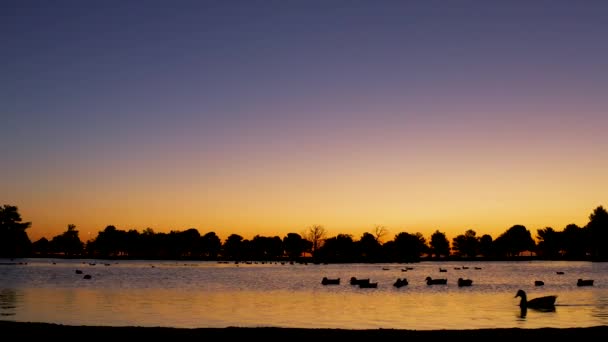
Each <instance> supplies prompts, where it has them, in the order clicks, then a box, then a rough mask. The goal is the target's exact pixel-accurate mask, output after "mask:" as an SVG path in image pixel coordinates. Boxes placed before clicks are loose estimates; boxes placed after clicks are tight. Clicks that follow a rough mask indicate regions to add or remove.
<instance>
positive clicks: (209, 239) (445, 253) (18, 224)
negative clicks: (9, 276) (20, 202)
mask: <svg viewBox="0 0 608 342" xmlns="http://www.w3.org/2000/svg"><path fill="white" fill-rule="evenodd" d="M31 224H32V223H31V222H23V221H22V218H21V215H20V214H19V210H18V208H17V206H14V205H4V206H3V207H0V257H3V258H20V257H66V258H98V259H116V258H128V259H174V260H179V259H189V260H218V261H219V260H234V261H247V260H251V261H254V260H260V261H262V260H268V261H270V260H290V261H302V260H306V261H308V260H310V261H314V262H323V263H330V262H331V263H349V262H417V261H421V260H505V259H507V260H511V259H514V258H522V257H524V253H529V255H527V258H536V259H545V260H591V261H608V248H607V246H608V212H607V211H606V210H605V209H604V207H603V206H598V207H596V208H595V209H594V210H593V211H592V213H591V214H590V215H589V222H588V223H587V224H586V225H585V226H584V227H579V226H577V225H576V224H569V225H567V226H566V227H564V228H563V230H561V231H558V230H555V229H553V228H552V227H546V228H542V229H538V230H537V232H536V239H534V238H533V237H532V233H531V232H530V230H529V229H527V228H526V227H525V226H523V225H514V226H512V227H510V228H508V229H507V230H506V231H505V232H503V233H502V234H500V235H499V236H498V237H497V238H496V239H493V238H492V236H490V235H488V234H484V235H481V236H478V235H477V233H476V232H475V231H474V230H471V229H469V230H466V231H465V232H464V233H463V234H460V235H458V236H456V237H454V238H453V239H452V241H449V240H448V239H447V237H446V235H445V233H443V232H441V231H439V230H436V231H435V232H434V233H432V234H431V236H430V237H429V239H428V240H427V239H426V238H425V237H424V236H423V235H422V234H421V233H419V232H416V233H409V232H405V231H404V232H399V233H397V234H396V235H395V236H394V238H393V239H392V240H388V241H386V242H383V239H384V238H385V237H386V235H387V229H386V228H385V227H383V226H376V227H375V228H374V231H373V232H366V233H363V234H362V235H361V236H360V237H359V238H358V239H355V238H353V236H352V235H351V234H337V235H335V236H331V237H328V232H327V230H326V229H325V228H324V227H323V226H322V225H312V226H310V227H308V228H306V229H305V230H304V231H303V232H302V233H288V234H287V235H285V236H284V237H282V238H281V237H279V236H272V237H269V236H260V235H256V236H255V237H254V238H252V239H251V240H248V239H244V238H243V237H242V236H240V235H238V234H231V235H229V236H228V237H227V238H226V239H225V240H224V241H223V242H222V241H221V240H220V238H219V237H218V236H217V235H216V233H215V232H208V233H205V234H204V235H201V234H200V233H199V231H198V230H197V229H196V228H189V229H186V230H183V231H179V230H175V231H171V232H169V233H164V232H159V233H157V232H154V230H152V229H151V228H146V229H144V230H143V231H141V232H139V231H138V230H136V229H129V230H121V229H118V228H116V227H115V226H113V225H109V226H107V227H106V228H105V229H104V230H102V231H99V232H98V234H97V236H96V237H95V238H93V239H91V240H89V241H86V242H83V241H82V240H81V238H80V236H79V232H78V230H77V229H76V226H75V225H73V224H69V225H68V226H67V229H66V231H65V232H63V233H62V234H59V235H57V236H54V237H53V238H52V239H51V240H48V239H46V238H41V239H39V240H37V241H35V242H31V241H30V239H29V237H28V235H27V229H28V228H30V227H31Z"/></svg>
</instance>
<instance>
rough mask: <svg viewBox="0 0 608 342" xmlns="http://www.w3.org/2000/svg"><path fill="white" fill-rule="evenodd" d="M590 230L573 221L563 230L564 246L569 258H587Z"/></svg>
mask: <svg viewBox="0 0 608 342" xmlns="http://www.w3.org/2000/svg"><path fill="white" fill-rule="evenodd" d="M587 235H588V231H587V230H586V229H583V228H581V227H579V226H578V225H576V224H574V223H571V224H569V225H567V226H566V227H565V228H564V230H563V231H562V236H563V248H564V253H565V256H566V258H568V259H579V260H580V259H585V258H586V257H587V242H588V241H589V240H588V237H587Z"/></svg>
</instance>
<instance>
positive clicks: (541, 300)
mask: <svg viewBox="0 0 608 342" xmlns="http://www.w3.org/2000/svg"><path fill="white" fill-rule="evenodd" d="M517 297H521V300H520V301H519V306H520V307H522V308H530V309H538V310H554V309H555V300H556V299H557V296H553V295H551V296H544V297H537V298H532V299H528V296H527V295H526V291H524V290H518V291H517V294H516V295H515V298H517Z"/></svg>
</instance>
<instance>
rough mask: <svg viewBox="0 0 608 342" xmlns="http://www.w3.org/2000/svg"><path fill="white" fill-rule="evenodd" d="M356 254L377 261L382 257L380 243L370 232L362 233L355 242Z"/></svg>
mask: <svg viewBox="0 0 608 342" xmlns="http://www.w3.org/2000/svg"><path fill="white" fill-rule="evenodd" d="M355 247H356V248H357V253H356V254H357V256H358V257H360V258H361V259H362V260H366V261H369V262H378V261H380V259H381V258H382V245H381V244H380V241H379V240H378V238H377V235H376V236H374V235H372V234H371V233H363V235H362V236H361V238H360V239H359V241H357V242H355Z"/></svg>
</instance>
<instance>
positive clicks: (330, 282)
mask: <svg viewBox="0 0 608 342" xmlns="http://www.w3.org/2000/svg"><path fill="white" fill-rule="evenodd" d="M321 284H323V285H340V278H333V279H331V278H327V277H323V279H322V280H321Z"/></svg>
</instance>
